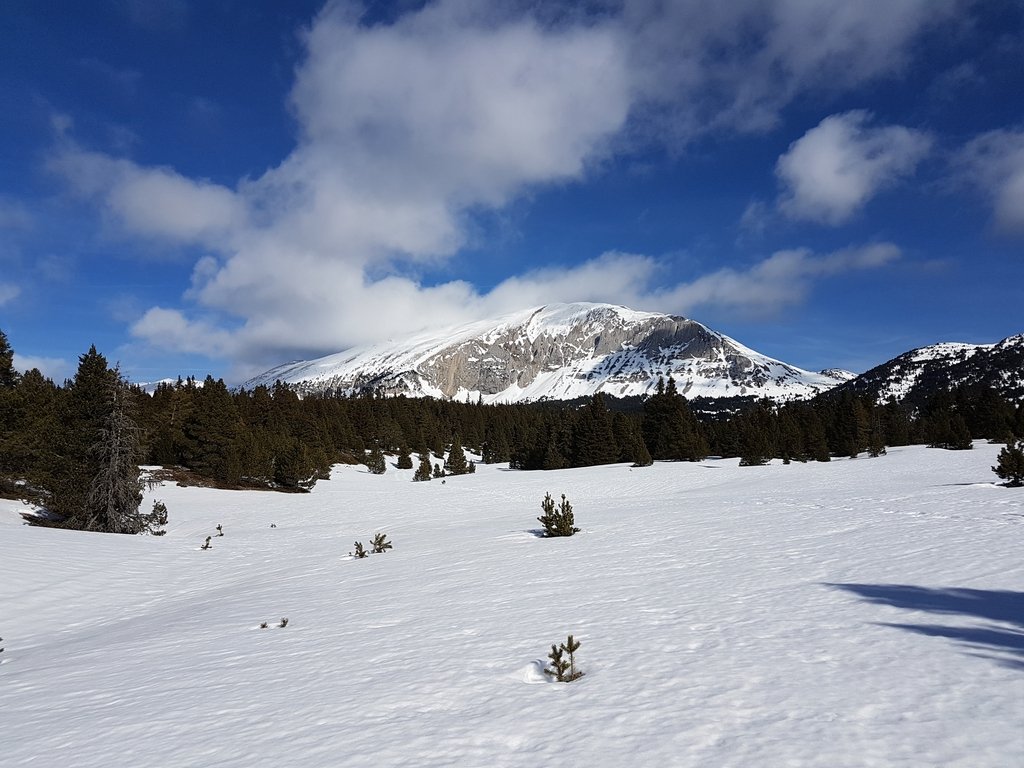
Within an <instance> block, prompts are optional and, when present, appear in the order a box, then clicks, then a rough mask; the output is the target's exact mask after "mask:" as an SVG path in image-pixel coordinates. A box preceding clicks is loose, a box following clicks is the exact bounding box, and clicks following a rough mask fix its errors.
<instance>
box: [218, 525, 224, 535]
mask: <svg viewBox="0 0 1024 768" xmlns="http://www.w3.org/2000/svg"><path fill="white" fill-rule="evenodd" d="M217 535H218V536H223V535H224V528H222V527H221V524H220V523H217Z"/></svg>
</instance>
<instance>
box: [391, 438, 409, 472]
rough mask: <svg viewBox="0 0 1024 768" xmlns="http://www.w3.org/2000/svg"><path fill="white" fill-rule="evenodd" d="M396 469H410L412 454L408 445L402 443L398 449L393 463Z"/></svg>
mask: <svg viewBox="0 0 1024 768" xmlns="http://www.w3.org/2000/svg"><path fill="white" fill-rule="evenodd" d="M395 466H396V467H398V469H412V454H411V453H410V451H409V446H408V445H406V444H405V443H402V445H401V447H400V448H399V449H398V461H397V462H396V464H395Z"/></svg>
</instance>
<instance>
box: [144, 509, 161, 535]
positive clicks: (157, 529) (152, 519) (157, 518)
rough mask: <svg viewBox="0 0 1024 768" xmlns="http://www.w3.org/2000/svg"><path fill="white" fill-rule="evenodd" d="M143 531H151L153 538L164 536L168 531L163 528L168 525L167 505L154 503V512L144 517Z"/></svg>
mask: <svg viewBox="0 0 1024 768" xmlns="http://www.w3.org/2000/svg"><path fill="white" fill-rule="evenodd" d="M142 522H143V530H144V531H149V533H150V535H151V536H163V535H164V534H165V533H167V531H165V530H163V527H164V526H165V525H167V505H166V504H164V503H163V502H162V501H154V502H153V511H152V512H150V513H149V514H148V515H143V516H142Z"/></svg>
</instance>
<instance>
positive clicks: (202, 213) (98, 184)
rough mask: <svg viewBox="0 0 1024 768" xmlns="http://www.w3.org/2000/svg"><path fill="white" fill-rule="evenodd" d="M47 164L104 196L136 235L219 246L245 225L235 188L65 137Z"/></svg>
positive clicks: (87, 192)
mask: <svg viewBox="0 0 1024 768" xmlns="http://www.w3.org/2000/svg"><path fill="white" fill-rule="evenodd" d="M47 166H48V167H49V169H50V170H51V171H53V172H55V173H57V174H59V175H61V176H63V177H64V178H65V179H66V180H67V182H68V183H69V184H70V185H71V187H72V189H74V190H75V191H76V192H77V193H78V194H80V195H82V196H84V197H92V198H96V199H98V200H100V201H101V202H102V204H103V206H104V209H105V211H106V212H107V213H108V214H110V215H112V216H114V218H116V220H117V221H118V222H119V223H120V224H121V225H122V226H123V227H124V228H125V229H126V230H127V231H129V232H132V233H134V234H139V235H148V236H153V237H162V238H168V239H170V240H174V241H178V242H182V243H193V242H194V243H202V244H204V245H208V246H211V247H216V246H225V245H227V244H228V239H227V238H228V235H229V233H232V232H236V231H238V230H239V229H240V228H242V227H244V226H245V224H246V210H245V204H244V201H243V200H241V199H240V198H239V196H238V195H237V194H236V193H235V192H233V191H232V190H230V189H228V188H226V187H223V186H220V185H218V184H213V183H211V182H209V181H205V180H200V181H194V180H192V179H188V178H186V177H184V176H181V175H180V174H178V173H176V172H175V171H173V170H170V169H168V168H142V167H140V166H138V165H136V164H135V163H133V162H131V161H130V160H124V159H116V158H112V157H109V156H108V155H104V154H101V153H99V152H88V151H85V150H83V149H81V148H79V147H78V146H77V145H75V144H74V143H73V142H71V141H69V140H66V139H64V140H62V141H61V143H60V146H59V149H58V151H57V152H56V153H55V154H54V155H53V156H52V157H50V158H49V160H48V163H47Z"/></svg>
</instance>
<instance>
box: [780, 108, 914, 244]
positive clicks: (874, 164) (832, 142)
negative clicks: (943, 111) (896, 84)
mask: <svg viewBox="0 0 1024 768" xmlns="http://www.w3.org/2000/svg"><path fill="white" fill-rule="evenodd" d="M870 120H871V114H870V113H868V112H865V111H863V110H855V111H852V112H846V113H844V114H840V115H832V116H830V117H826V118H825V119H824V120H822V121H821V123H819V124H818V125H817V126H816V127H815V128H812V129H811V130H809V131H808V132H807V133H805V134H804V135H803V136H802V137H801V138H800V139H798V140H797V141H795V142H793V143H792V144H791V145H790V147H789V150H788V151H787V152H786V153H785V154H784V155H782V157H780V158H779V161H778V163H777V164H776V167H775V173H776V175H777V176H778V178H779V181H780V182H781V184H782V186H783V192H782V194H781V195H780V197H779V200H778V206H779V209H780V210H781V211H782V212H783V213H784V214H785V215H786V216H789V217H790V218H793V219H803V220H806V221H816V222H820V223H822V224H833V225H834V224H842V223H843V222H845V221H847V220H849V219H850V218H851V217H852V216H853V215H854V214H855V213H856V212H857V211H859V210H860V209H861V208H862V207H863V206H864V205H865V204H866V203H867V202H868V200H870V199H871V198H872V197H874V195H875V194H877V193H878V192H879V191H880V190H882V189H885V188H886V187H889V186H892V185H893V184H895V183H896V182H897V181H898V180H899V179H900V178H903V177H905V176H908V175H910V174H911V173H913V171H914V169H915V168H916V167H917V164H918V163H919V162H920V161H921V160H922V159H923V158H924V156H925V155H926V154H927V153H928V151H929V149H930V148H931V143H932V140H931V138H930V137H929V136H928V135H927V134H924V133H922V132H921V131H915V130H912V129H910V128H905V127H903V126H899V125H888V126H877V127H875V126H871V125H869V122H870Z"/></svg>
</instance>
